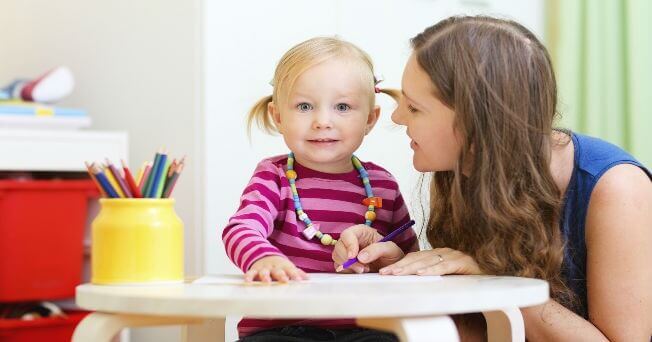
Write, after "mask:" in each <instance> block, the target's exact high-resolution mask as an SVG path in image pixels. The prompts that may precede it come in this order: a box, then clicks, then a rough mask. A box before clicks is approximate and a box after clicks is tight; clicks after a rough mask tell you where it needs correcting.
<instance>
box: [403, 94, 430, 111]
mask: <svg viewBox="0 0 652 342" xmlns="http://www.w3.org/2000/svg"><path fill="white" fill-rule="evenodd" d="M401 94H402V95H403V96H405V98H407V99H408V100H409V101H410V102H412V103H414V104H415V105H417V107H420V108H424V109H425V108H426V107H424V106H422V105H421V104H420V103H419V102H417V101H414V100H413V99H412V98H411V97H409V96H408V94H406V93H405V91H404V90H403V89H401Z"/></svg>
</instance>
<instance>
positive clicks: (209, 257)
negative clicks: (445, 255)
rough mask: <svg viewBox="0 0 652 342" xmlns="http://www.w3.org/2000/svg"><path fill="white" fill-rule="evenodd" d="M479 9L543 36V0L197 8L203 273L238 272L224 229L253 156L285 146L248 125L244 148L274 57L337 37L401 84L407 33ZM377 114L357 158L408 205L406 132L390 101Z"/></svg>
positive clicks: (411, 182)
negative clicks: (383, 176) (394, 185)
mask: <svg viewBox="0 0 652 342" xmlns="http://www.w3.org/2000/svg"><path fill="white" fill-rule="evenodd" d="M477 13H486V14H493V15H501V16H503V17H511V18H515V19H517V20H518V21H520V22H522V23H524V24H525V25H526V26H528V27H530V28H531V29H532V30H533V31H534V32H535V33H537V34H539V35H541V34H542V33H543V0H535V1H517V0H494V1H481V0H480V1H478V0H475V1H425V0H404V1H392V0H358V1H344V0H336V1H332V0H318V1H317V0H313V1H300V0H278V1H237V2H231V3H224V2H215V1H206V6H205V9H204V11H203V19H204V28H203V30H202V32H203V44H204V50H203V56H204V57H203V70H204V88H203V94H204V95H203V98H204V101H203V103H204V112H205V116H206V120H205V123H206V124H205V135H206V143H205V146H206V149H205V152H206V155H205V156H206V188H207V192H206V197H205V205H206V210H205V223H206V233H205V241H204V243H205V255H206V260H205V270H206V272H208V273H224V272H238V270H237V269H236V268H235V267H234V266H233V265H232V264H231V262H230V261H229V260H228V259H227V257H226V255H225V253H224V250H223V245H222V242H221V230H222V228H223V227H224V225H225V224H226V222H227V221H228V218H229V217H230V216H231V215H232V214H233V213H234V211H235V210H236V208H237V206H238V199H239V196H240V194H241V192H242V190H243V189H244V186H245V185H246V183H247V181H248V180H249V177H250V176H251V173H252V172H253V170H254V167H255V166H256V163H257V162H258V161H259V160H261V159H263V158H264V157H266V156H271V155H275V154H282V153H287V152H288V150H287V147H285V145H284V144H283V141H282V139H281V138H280V137H278V136H267V135H265V134H263V133H261V132H259V131H254V134H253V139H252V144H251V145H250V144H249V142H248V140H247V136H246V131H245V127H244V118H245V115H246V113H247V110H248V109H249V108H250V107H251V105H252V104H253V103H254V102H255V101H256V100H258V99H259V98H261V97H262V96H265V95H269V94H271V91H272V88H271V86H270V85H269V84H268V83H269V81H270V80H271V78H272V76H273V72H274V68H275V65H276V63H277V62H278V60H279V58H280V57H281V56H282V54H283V53H284V52H285V51H286V50H287V49H289V48H290V47H291V46H293V45H294V44H296V43H298V42H300V41H302V40H305V39H307V38H310V37H313V36H317V35H335V34H337V35H339V36H341V37H342V38H344V39H347V40H349V41H351V42H353V43H355V44H357V45H359V46H360V47H362V48H363V49H364V50H366V51H367V52H368V53H369V54H370V55H371V56H372V58H373V59H374V61H375V65H376V70H377V72H378V73H381V74H383V75H384V76H385V79H386V81H385V82H384V83H383V84H382V86H383V87H394V88H399V86H400V80H401V74H402V71H403V66H404V64H405V61H406V60H407V57H408V55H409V53H410V50H409V44H408V40H409V38H411V37H413V36H414V35H416V34H417V33H419V32H421V31H422V30H423V29H424V28H426V27H427V26H430V25H432V24H434V23H435V22H436V21H438V20H440V19H443V18H444V17H447V16H450V15H453V14H477ZM378 102H379V104H380V105H381V107H382V113H381V119H380V122H379V124H378V125H377V126H376V128H375V129H374V131H373V132H372V133H371V134H370V135H369V136H368V137H367V138H366V139H365V141H364V143H363V145H362V147H361V149H360V150H359V151H358V152H357V155H358V156H359V157H360V158H361V159H363V160H371V161H374V162H377V163H379V164H380V165H382V166H384V167H386V168H387V169H388V170H390V171H391V172H392V173H393V174H394V175H395V176H396V177H397V179H398V180H399V183H400V186H401V189H402V190H403V193H404V194H405V195H406V198H407V199H408V202H409V204H411V207H412V209H416V207H415V206H416V205H418V204H419V201H417V200H416V198H415V196H412V195H411V194H413V193H415V192H414V189H415V186H416V181H417V179H418V174H417V173H416V172H415V171H413V169H412V161H411V156H412V152H411V150H410V149H409V148H408V140H407V138H406V137H405V134H404V130H403V129H401V128H398V127H396V126H395V125H394V124H393V123H392V122H391V120H390V115H391V112H392V110H393V108H394V104H393V103H392V102H391V100H389V99H388V98H387V97H386V96H380V97H379V101H378ZM413 212H414V210H413Z"/></svg>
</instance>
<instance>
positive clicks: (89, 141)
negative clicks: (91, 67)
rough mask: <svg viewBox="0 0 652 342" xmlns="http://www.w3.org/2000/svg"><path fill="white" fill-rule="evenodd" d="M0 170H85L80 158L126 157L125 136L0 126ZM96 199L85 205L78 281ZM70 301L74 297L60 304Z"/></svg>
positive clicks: (86, 274)
mask: <svg viewBox="0 0 652 342" xmlns="http://www.w3.org/2000/svg"><path fill="white" fill-rule="evenodd" d="M0 151H2V158H0V172H3V171H17V172H44V171H45V172H51V173H59V172H60V173H62V174H63V173H66V174H68V173H86V168H85V166H84V161H100V160H104V158H109V159H110V160H111V161H113V162H114V163H115V162H119V161H120V159H123V160H125V161H126V162H129V160H128V136H127V133H126V132H121V131H111V132H109V131H91V130H37V129H0ZM97 210H98V203H97V201H91V202H90V203H89V206H88V213H87V217H88V220H87V223H86V227H85V233H84V241H83V243H84V262H83V265H82V281H83V282H88V281H89V280H90V223H91V221H92V218H93V217H95V214H96V213H97ZM63 303H67V305H70V306H72V305H74V301H73V300H72V299H71V300H66V301H61V303H60V304H63Z"/></svg>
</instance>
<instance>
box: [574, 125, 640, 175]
mask: <svg viewBox="0 0 652 342" xmlns="http://www.w3.org/2000/svg"><path fill="white" fill-rule="evenodd" d="M572 138H573V144H574V145H575V159H577V160H576V162H575V164H576V166H577V167H578V168H579V169H580V170H582V171H584V172H586V173H588V174H590V175H591V176H593V177H594V178H595V179H596V180H597V179H599V178H600V177H601V176H602V175H603V174H604V173H606V172H607V171H609V170H610V169H611V168H613V167H615V166H617V165H620V164H631V165H634V166H636V167H638V168H640V169H641V170H642V171H643V172H644V173H646V174H647V175H648V176H649V177H652V174H651V173H650V171H649V170H648V169H647V168H645V166H643V164H642V163H640V162H639V161H638V160H636V158H634V157H633V156H632V155H631V154H629V153H628V152H626V151H625V150H623V149H622V148H620V147H618V146H616V145H615V144H612V143H610V142H608V141H605V140H602V139H600V138H595V137H591V136H588V135H583V134H578V133H572Z"/></svg>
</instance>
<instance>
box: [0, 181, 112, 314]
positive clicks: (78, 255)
mask: <svg viewBox="0 0 652 342" xmlns="http://www.w3.org/2000/svg"><path fill="white" fill-rule="evenodd" d="M98 196H99V193H98V190H97V188H96V187H95V185H94V183H93V182H92V181H91V180H90V179H89V180H0V302H17V301H31V300H43V299H58V298H68V297H72V296H74V294H75V286H77V285H78V284H79V283H80V282H81V270H82V261H83V253H84V248H83V235H84V228H85V225H86V222H87V217H86V216H87V213H88V202H89V200H90V199H91V198H96V197H98Z"/></svg>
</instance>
